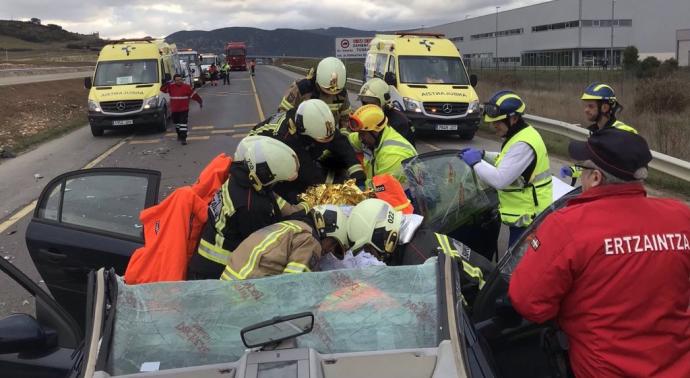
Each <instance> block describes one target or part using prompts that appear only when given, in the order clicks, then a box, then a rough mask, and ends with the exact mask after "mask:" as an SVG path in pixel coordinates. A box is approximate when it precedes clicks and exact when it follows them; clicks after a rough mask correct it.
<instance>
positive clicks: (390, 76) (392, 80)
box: [383, 72, 398, 87]
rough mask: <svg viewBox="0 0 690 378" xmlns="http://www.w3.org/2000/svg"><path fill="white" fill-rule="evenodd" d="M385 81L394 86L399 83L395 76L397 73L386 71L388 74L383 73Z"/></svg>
mask: <svg viewBox="0 0 690 378" xmlns="http://www.w3.org/2000/svg"><path fill="white" fill-rule="evenodd" d="M383 81H385V82H386V84H388V85H392V86H394V87H395V86H397V85H398V80H397V79H396V78H395V74H394V73H393V72H386V74H385V75H383Z"/></svg>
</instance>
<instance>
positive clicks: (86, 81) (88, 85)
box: [84, 77, 93, 89]
mask: <svg viewBox="0 0 690 378" xmlns="http://www.w3.org/2000/svg"><path fill="white" fill-rule="evenodd" d="M91 87H93V82H91V77H85V78H84V88H86V89H91Z"/></svg>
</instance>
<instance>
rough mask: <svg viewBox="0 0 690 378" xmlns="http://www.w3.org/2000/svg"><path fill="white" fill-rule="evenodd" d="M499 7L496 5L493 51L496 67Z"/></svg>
mask: <svg viewBox="0 0 690 378" xmlns="http://www.w3.org/2000/svg"><path fill="white" fill-rule="evenodd" d="M499 8H500V7H499V6H497V7H496V32H495V33H494V39H495V40H496V48H495V51H494V59H496V67H497V68H498V9H499Z"/></svg>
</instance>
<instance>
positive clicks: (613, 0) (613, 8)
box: [609, 0, 616, 68]
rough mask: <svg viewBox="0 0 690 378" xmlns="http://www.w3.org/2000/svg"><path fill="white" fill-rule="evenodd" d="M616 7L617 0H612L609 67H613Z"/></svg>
mask: <svg viewBox="0 0 690 378" xmlns="http://www.w3.org/2000/svg"><path fill="white" fill-rule="evenodd" d="M615 9H616V0H611V59H610V61H609V67H611V68H613V19H614V12H615Z"/></svg>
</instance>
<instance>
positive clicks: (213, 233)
mask: <svg viewBox="0 0 690 378" xmlns="http://www.w3.org/2000/svg"><path fill="white" fill-rule="evenodd" d="M298 169H299V161H298V160H297V155H296V154H295V152H294V151H292V150H291V149H290V147H288V146H286V145H285V144H284V143H282V142H280V141H277V140H275V139H272V138H267V137H262V136H254V137H247V138H245V139H243V140H242V141H241V142H240V144H239V145H238V147H237V151H236V153H235V159H234V160H233V162H232V164H231V165H230V175H229V176H228V179H227V180H226V181H225V183H223V185H222V187H221V189H220V190H219V191H218V192H217V193H216V195H215V196H214V198H213V200H211V203H210V204H209V207H208V221H207V222H206V224H205V225H204V229H203V231H202V233H201V241H200V242H199V248H198V249H197V252H196V253H195V254H194V255H193V256H192V258H191V260H190V262H189V266H188V271H187V279H190V280H195V279H217V278H218V277H220V275H221V273H223V269H224V268H225V265H226V263H227V261H228V258H229V257H230V254H231V253H232V251H234V250H235V248H237V246H238V245H239V244H240V242H242V240H244V239H245V238H246V237H248V236H249V235H251V234H252V233H253V232H254V231H256V230H258V229H260V228H262V227H266V226H268V225H271V224H274V223H277V222H280V221H281V220H282V217H284V216H288V215H291V214H295V213H303V214H306V211H308V208H307V207H306V205H304V204H302V205H300V206H296V205H290V204H288V203H287V202H286V201H285V200H284V199H282V198H280V197H279V196H278V195H276V194H275V193H274V192H273V190H272V186H273V185H274V184H275V183H277V182H280V181H292V180H294V179H296V178H297V172H298Z"/></svg>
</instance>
